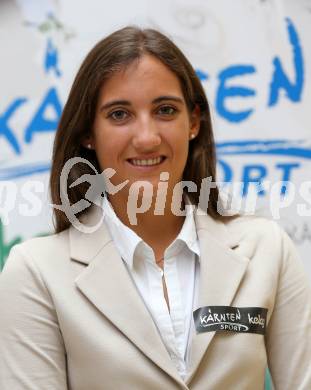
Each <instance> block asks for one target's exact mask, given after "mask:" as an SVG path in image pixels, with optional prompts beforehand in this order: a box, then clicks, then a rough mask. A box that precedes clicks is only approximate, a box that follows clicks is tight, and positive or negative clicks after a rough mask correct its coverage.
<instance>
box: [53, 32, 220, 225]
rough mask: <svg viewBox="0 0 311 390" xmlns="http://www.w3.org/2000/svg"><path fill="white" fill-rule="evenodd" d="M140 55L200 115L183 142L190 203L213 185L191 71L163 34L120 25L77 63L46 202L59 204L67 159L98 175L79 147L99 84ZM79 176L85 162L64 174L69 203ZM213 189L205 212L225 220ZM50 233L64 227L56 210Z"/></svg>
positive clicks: (208, 127)
mask: <svg viewBox="0 0 311 390" xmlns="http://www.w3.org/2000/svg"><path fill="white" fill-rule="evenodd" d="M144 54H150V55H153V56H154V57H156V58H158V59H159V60H160V61H162V63H163V64H165V65H166V66H167V67H168V68H169V69H170V70H171V71H172V72H173V73H175V75H176V76H177V77H178V79H179V81H180V84H181V88H182V91H183V95H184V98H185V101H186V104H187V108H188V110H189V113H190V112H192V111H193V109H194V107H195V106H196V105H198V106H199V107H200V112H201V118H200V120H201V124H200V130H199V134H198V135H197V137H196V138H194V139H193V140H191V142H190V143H189V154H188V159H187V162H186V166H185V170H184V173H183V178H182V179H183V180H185V181H186V180H189V181H192V182H194V183H195V184H196V185H197V189H198V190H197V192H188V191H187V189H185V191H186V192H187V193H188V196H189V198H190V200H191V202H192V203H193V204H196V205H197V204H198V203H199V195H200V189H201V183H202V179H204V178H206V177H211V180H212V181H213V182H214V181H216V155H215V142H214V136H213V131H212V123H211V116H210V109H209V104H208V101H207V98H206V95H205V92H204V89H203V87H202V85H201V82H200V80H199V78H198V77H197V75H196V73H195V71H194V69H193V67H192V66H191V64H190V63H189V61H188V60H187V58H186V57H185V56H184V54H183V53H182V52H181V51H180V49H179V48H178V47H177V46H176V45H175V44H174V43H173V42H172V41H171V40H170V39H169V38H168V37H166V36H165V35H163V34H162V33H160V32H159V31H156V30H153V29H140V28H137V27H125V28H122V29H121V30H118V31H115V32H114V33H112V34H111V35H109V36H108V37H106V38H105V39H103V40H101V41H100V42H99V43H97V44H96V46H95V47H94V48H93V49H92V50H91V51H90V52H89V54H88V55H87V56H86V58H85V60H84V61H83V63H82V65H81V67H80V69H79V71H78V73H77V75H76V78H75V80H74V82H73V85H72V88H71V91H70V93H69V97H68V100H67V103H66V105H65V107H64V110H63V113H62V116H61V119H60V122H59V125H58V129H57V132H56V136H55V140H54V148H53V157H52V168H51V176H50V191H51V199H52V202H53V203H54V204H61V198H60V191H61V188H60V175H61V171H62V168H63V166H64V165H65V163H66V162H67V161H68V160H69V159H71V158H72V157H82V158H85V159H87V160H88V161H90V163H91V164H92V165H93V166H94V167H95V168H96V169H97V170H98V172H100V168H99V164H98V161H97V158H96V154H95V151H94V150H88V149H86V148H85V147H83V146H82V141H83V139H85V138H86V136H87V135H89V134H90V131H91V129H92V126H93V122H94V117H95V109H96V105H97V99H98V94H99V91H100V88H101V87H102V85H104V82H105V80H107V79H108V78H109V77H111V75H112V74H114V73H115V72H117V71H119V70H121V69H122V68H124V67H126V66H127V65H129V64H130V63H132V62H133V61H134V60H137V59H139V58H140V57H141V56H143V55H144ZM85 173H91V174H92V173H93V172H91V168H90V167H88V166H87V165H86V164H76V165H74V167H73V168H72V169H71V171H70V175H69V180H68V183H67V193H68V198H69V202H70V204H74V203H76V202H77V201H79V200H80V199H83V198H84V195H85V192H86V190H87V189H88V186H89V185H88V184H87V183H84V184H80V185H79V186H75V187H74V188H69V186H70V184H71V183H72V182H73V181H75V180H76V179H77V178H79V177H80V176H82V175H83V174H85ZM218 198H219V193H218V188H211V189H210V193H209V201H208V204H207V210H206V211H207V212H208V214H209V215H211V216H212V217H213V218H215V219H223V218H226V217H224V216H223V215H221V214H220V213H219V212H218V208H217V202H218ZM54 224H55V230H56V232H61V231H62V230H64V229H66V228H68V227H69V226H70V222H69V220H68V218H67V216H66V215H65V213H63V212H62V211H59V210H56V209H54Z"/></svg>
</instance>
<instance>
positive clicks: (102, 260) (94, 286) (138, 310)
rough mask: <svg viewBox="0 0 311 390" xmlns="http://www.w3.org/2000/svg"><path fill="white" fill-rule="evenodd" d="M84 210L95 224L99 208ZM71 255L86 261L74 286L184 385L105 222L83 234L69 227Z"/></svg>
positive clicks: (158, 364) (78, 259) (153, 359)
mask: <svg viewBox="0 0 311 390" xmlns="http://www.w3.org/2000/svg"><path fill="white" fill-rule="evenodd" d="M95 207H96V206H93V210H92V211H91V213H88V215H87V218H86V219H87V222H88V224H91V225H95V224H96V223H95V220H98V219H99V214H100V212H99V210H98V208H97V210H95V211H94V208H95ZM92 221H93V222H92ZM69 234H70V250H71V258H72V259H73V260H75V261H78V262H81V263H84V264H87V267H86V268H85V269H84V270H83V271H82V272H81V273H80V275H79V276H78V277H77V279H76V280H75V283H76V286H77V287H78V288H79V289H80V291H81V292H82V293H83V294H84V295H85V296H86V297H87V298H88V299H89V301H90V302H91V303H92V304H93V305H94V306H95V307H96V308H97V309H98V310H99V311H100V312H102V314H103V315H104V316H105V317H106V318H108V320H109V321H111V323H112V324H114V326H116V327H117V328H118V329H119V330H120V331H121V332H122V333H123V334H124V336H125V337H127V338H128V339H129V340H130V341H131V342H132V343H133V344H135V345H136V347H137V348H139V349H140V350H141V352H143V353H144V354H145V355H146V356H147V357H148V358H149V359H150V360H152V361H153V362H154V363H155V364H156V365H157V366H159V367H160V368H161V369H162V370H163V371H165V372H166V373H167V374H168V375H170V376H171V377H173V378H174V379H175V380H176V381H177V382H178V383H179V384H180V385H182V387H184V388H187V387H186V386H185V383H184V382H183V381H182V380H181V378H180V376H179V374H178V372H177V370H176V368H175V366H174V365H173V363H172V361H171V359H170V357H169V355H168V352H167V350H166V349H165V346H164V344H163V342H162V339H161V337H160V334H159V332H158V330H157V328H156V326H155V324H154V321H153V319H152V317H151V315H150V313H149V312H148V310H147V308H146V306H145V304H144V302H143V300H142V298H141V296H140V294H139V292H138V290H137V289H136V287H135V284H134V282H133V281H132V279H131V277H130V274H129V273H128V271H127V268H126V266H125V264H124V262H123V261H122V259H121V258H120V256H119V254H118V252H117V250H116V248H115V246H114V244H113V241H112V239H111V237H110V235H109V232H108V230H107V228H106V225H105V224H104V223H102V224H101V225H100V227H99V229H98V230H96V231H95V232H93V233H90V234H86V233H81V232H79V231H77V230H76V229H75V228H73V227H71V228H70V231H69Z"/></svg>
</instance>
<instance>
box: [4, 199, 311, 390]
mask: <svg viewBox="0 0 311 390" xmlns="http://www.w3.org/2000/svg"><path fill="white" fill-rule="evenodd" d="M98 217H99V213H98V208H97V207H96V206H94V207H93V211H91V212H89V213H88V214H87V215H86V216H85V221H86V222H87V223H93V222H94V220H97V219H98ZM195 222H196V228H197V232H198V236H199V242H200V247H201V259H200V267H201V271H200V286H199V305H198V307H204V306H234V307H259V308H266V309H268V313H267V326H266V331H265V334H264V335H262V334H256V333H238V332H232V331H217V332H215V331H213V332H202V333H195V334H194V335H193V341H192V347H191V359H190V372H189V375H188V377H187V378H186V380H185V382H184V381H182V379H181V378H180V376H179V375H178V372H177V370H176V368H175V366H174V364H173V363H172V361H171V360H170V357H169V355H168V353H167V351H166V349H165V347H164V345H163V343H162V341H161V338H160V335H159V333H158V331H157V328H156V326H155V324H154V322H153V321H152V318H151V316H150V314H149V312H148V310H147V309H146V307H145V305H144V303H143V301H142V299H141V297H140V295H139V293H138V291H137V289H136V288H135V285H134V284H133V282H132V280H131V278H130V276H129V274H128V272H127V270H126V267H125V265H124V263H123V261H122V259H121V258H120V256H119V254H118V253H117V251H116V248H115V245H114V243H113V241H112V240H111V237H110V236H109V233H108V231H107V228H106V226H105V224H102V225H101V226H100V228H99V229H98V230H97V231H96V232H94V233H92V234H85V233H81V232H79V231H77V230H76V229H75V228H73V227H71V228H70V229H68V230H66V231H63V232H62V233H60V234H55V235H51V236H48V237H40V238H34V239H31V240H28V241H26V242H24V243H22V244H19V245H17V246H15V247H14V248H13V249H12V251H11V254H10V256H9V259H8V261H7V264H6V266H5V268H4V271H3V272H2V274H1V276H0V389H1V390H22V389H23V390H26V389H29V390H48V389H49V390H65V389H70V390H106V389H107V390H116V389H118V390H132V389H133V390H134V389H135V390H147V389H148V390H163V389H194V390H230V389H232V390H233V389H234V390H236V389H239V390H240V389H243V390H244V389H249V390H256V389H258V390H259V389H260V390H262V389H263V387H264V377H265V369H266V367H267V366H269V368H270V371H271V375H272V379H273V382H274V385H275V388H276V389H277V390H310V389H311V365H310V362H311V292H310V286H309V282H308V280H307V278H306V276H305V272H304V270H303V267H302V265H301V263H300V261H299V259H298V258H297V254H296V250H295V248H294V246H293V244H292V242H291V241H290V239H289V238H288V236H287V235H286V234H285V233H284V231H283V230H281V229H280V228H279V227H278V225H277V224H276V223H274V222H272V221H268V220H265V219H262V218H253V217H239V218H237V219H236V220H234V221H232V222H229V223H228V224H224V223H222V222H216V221H215V220H213V219H212V218H211V217H209V216H207V215H201V216H200V215H198V214H197V213H195Z"/></svg>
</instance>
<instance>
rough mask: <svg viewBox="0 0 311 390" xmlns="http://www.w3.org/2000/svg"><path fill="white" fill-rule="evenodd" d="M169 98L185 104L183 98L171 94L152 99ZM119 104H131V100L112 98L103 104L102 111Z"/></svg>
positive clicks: (155, 101)
mask: <svg viewBox="0 0 311 390" xmlns="http://www.w3.org/2000/svg"><path fill="white" fill-rule="evenodd" d="M167 100H170V101H174V102H176V103H182V104H184V100H183V99H182V98H180V97H177V96H170V95H166V96H159V97H157V98H156V99H154V100H152V104H157V103H161V102H163V101H167ZM118 105H120V106H130V105H131V102H130V101H128V100H112V101H111V102H108V103H105V104H103V105H102V106H101V107H100V111H103V110H107V109H108V108H110V107H113V106H118Z"/></svg>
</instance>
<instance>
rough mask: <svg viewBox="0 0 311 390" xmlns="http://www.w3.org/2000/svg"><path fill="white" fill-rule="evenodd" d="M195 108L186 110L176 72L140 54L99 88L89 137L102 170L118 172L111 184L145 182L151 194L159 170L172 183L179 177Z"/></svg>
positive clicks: (195, 116) (193, 129)
mask: <svg viewBox="0 0 311 390" xmlns="http://www.w3.org/2000/svg"><path fill="white" fill-rule="evenodd" d="M198 111H199V110H198V109H197V108H196V109H195V110H194V112H193V113H192V114H191V115H189V113H188V110H187V106H186V102H185V99H184V96H183V93H182V90H181V86H180V83H179V80H178V78H177V76H176V75H175V74H174V73H173V72H172V71H170V70H169V69H168V68H167V67H166V66H165V65H164V64H163V63H162V62H161V61H159V60H158V59H157V58H155V57H153V56H151V55H144V56H143V57H141V58H140V59H139V61H138V62H133V63H132V64H130V65H129V66H127V67H126V68H125V70H123V71H120V72H118V73H115V74H114V75H113V76H112V77H111V78H110V79H108V80H107V81H105V83H104V85H103V87H102V88H101V90H100V93H99V98H98V103H97V109H96V114H95V120H94V126H93V129H92V130H93V131H92V136H91V139H90V141H91V145H92V147H93V148H94V149H95V152H96V155H97V159H98V162H99V165H100V168H101V170H102V171H103V170H104V169H106V168H108V167H109V168H113V169H114V170H115V171H116V173H115V175H114V176H113V177H112V178H110V181H111V183H113V184H114V185H118V184H120V183H122V182H124V181H125V180H127V179H129V185H131V184H132V183H133V182H135V181H137V180H144V181H148V182H150V183H151V184H152V185H153V188H154V193H155V190H156V189H157V185H158V183H159V179H160V173H161V172H168V173H169V180H168V182H169V186H170V187H171V188H173V187H174V185H175V184H176V183H177V182H179V181H181V179H182V174H183V171H184V168H185V165H186V161H187V156H188V144H189V140H190V137H191V134H193V135H194V136H195V135H197V133H198V131H199V126H200V119H199V116H200V115H199V112H198ZM125 188H126V187H125Z"/></svg>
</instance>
